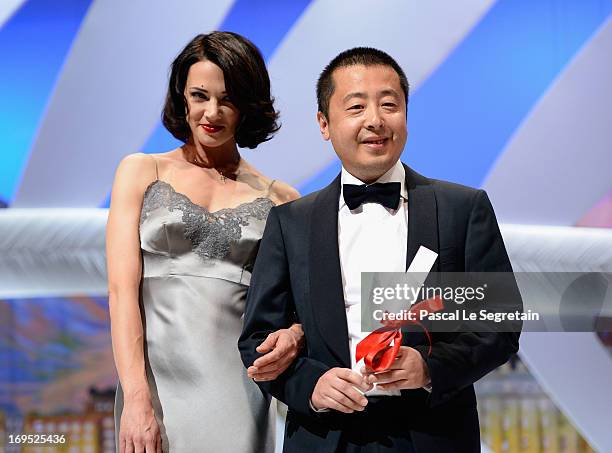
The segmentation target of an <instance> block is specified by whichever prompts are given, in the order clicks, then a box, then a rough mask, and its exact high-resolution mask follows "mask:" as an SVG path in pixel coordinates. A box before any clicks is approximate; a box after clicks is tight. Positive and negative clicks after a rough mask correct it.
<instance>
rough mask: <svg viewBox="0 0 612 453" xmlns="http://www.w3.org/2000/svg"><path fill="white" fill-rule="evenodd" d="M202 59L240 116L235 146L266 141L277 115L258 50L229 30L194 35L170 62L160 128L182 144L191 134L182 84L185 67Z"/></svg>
mask: <svg viewBox="0 0 612 453" xmlns="http://www.w3.org/2000/svg"><path fill="white" fill-rule="evenodd" d="M205 60H208V61H210V62H212V63H214V64H216V65H217V66H219V68H221V71H223V77H224V79H225V89H226V91H227V95H228V97H229V99H230V100H231V101H232V103H233V104H234V105H235V106H236V108H237V109H238V111H239V112H240V122H239V125H238V127H237V129H236V133H235V140H236V144H237V145H238V146H240V147H241V148H255V147H257V145H259V144H260V143H262V142H265V141H267V140H270V139H271V138H272V135H273V134H274V133H275V132H276V131H278V129H279V128H280V124H279V123H278V122H277V120H278V116H279V114H278V112H277V111H276V110H275V109H274V98H272V96H271V94H270V76H269V75H268V71H267V69H266V65H265V62H264V59H263V57H262V55H261V52H260V51H259V49H257V47H256V46H255V45H254V44H253V43H252V42H251V41H249V40H248V39H246V38H244V37H243V36H240V35H238V34H236V33H232V32H221V31H214V32H212V33H208V34H205V35H198V36H196V37H195V38H193V39H192V40H191V41H190V42H189V44H187V46H186V47H185V48H184V49H183V50H182V51H181V52H180V53H179V55H178V56H177V57H176V58H175V60H174V61H173V62H172V66H171V71H170V80H169V81H168V94H167V95H166V102H165V105H164V109H163V112H162V122H163V124H164V126H165V127H166V129H168V131H170V133H171V134H172V135H173V136H174V137H175V138H177V139H178V140H181V141H183V142H187V140H188V139H189V137H190V136H191V129H190V128H189V124H188V123H187V113H186V106H187V100H186V99H185V95H184V92H185V84H186V83H187V74H188V73H189V68H190V67H191V66H192V65H193V64H195V63H197V62H199V61H205Z"/></svg>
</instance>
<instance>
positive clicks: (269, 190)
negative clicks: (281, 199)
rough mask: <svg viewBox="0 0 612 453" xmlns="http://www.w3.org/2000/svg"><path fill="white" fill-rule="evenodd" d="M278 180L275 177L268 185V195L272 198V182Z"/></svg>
mask: <svg viewBox="0 0 612 453" xmlns="http://www.w3.org/2000/svg"><path fill="white" fill-rule="evenodd" d="M275 182H276V179H273V180H272V182H271V183H270V185H269V186H268V190H267V191H266V197H267V198H270V192H272V184H274V183H275Z"/></svg>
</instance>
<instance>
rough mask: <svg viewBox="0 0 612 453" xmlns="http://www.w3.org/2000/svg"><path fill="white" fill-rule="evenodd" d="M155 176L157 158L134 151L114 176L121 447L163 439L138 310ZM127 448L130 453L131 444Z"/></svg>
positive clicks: (112, 243)
mask: <svg viewBox="0 0 612 453" xmlns="http://www.w3.org/2000/svg"><path fill="white" fill-rule="evenodd" d="M155 175H156V172H155V161H154V160H153V158H152V157H150V156H146V155H144V154H133V155H130V156H127V157H126V158H125V159H123V161H122V162H121V163H120V164H119V167H118V169H117V173H116V175H115V181H114V183H113V190H112V196H111V205H110V212H109V216H108V223H107V226H106V256H107V270H108V294H109V295H108V302H109V309H110V318H111V337H112V344H113V354H114V357H115V365H116V367H117V372H118V374H119V381H120V382H121V387H122V389H123V393H124V408H123V414H122V417H121V433H120V442H121V446H120V447H121V451H123V450H124V449H125V448H126V444H128V443H130V444H133V445H134V446H135V447H137V448H138V446H140V445H143V446H145V445H146V444H150V445H152V446H155V443H156V442H157V441H158V439H157V438H158V427H157V423H156V422H155V417H154V414H153V408H152V404H151V395H150V392H149V386H148V384H147V378H146V372H145V360H144V340H143V339H144V332H143V323H142V319H141V316H140V308H139V287H140V278H141V274H142V261H141V252H140V237H139V222H140V210H141V207H142V200H143V194H144V191H145V189H146V187H147V185H148V184H149V183H150V182H152V181H153V180H155ZM151 442H152V444H151ZM130 447H131V445H130ZM149 448H150V447H149ZM127 449H128V451H131V448H127Z"/></svg>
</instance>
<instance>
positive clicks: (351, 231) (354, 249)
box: [338, 160, 408, 395]
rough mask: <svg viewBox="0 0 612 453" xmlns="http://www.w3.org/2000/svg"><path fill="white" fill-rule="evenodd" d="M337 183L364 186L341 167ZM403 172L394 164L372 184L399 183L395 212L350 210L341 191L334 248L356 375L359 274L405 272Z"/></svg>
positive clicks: (369, 206) (366, 207) (377, 207)
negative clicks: (339, 270) (338, 254)
mask: <svg viewBox="0 0 612 453" xmlns="http://www.w3.org/2000/svg"><path fill="white" fill-rule="evenodd" d="M340 178H341V184H357V185H362V184H364V183H363V182H362V181H360V180H359V179H357V178H356V177H354V176H353V175H351V174H350V173H349V172H348V171H346V169H345V168H344V167H343V168H342V174H341V177H340ZM405 181H406V178H405V170H404V166H403V165H402V163H401V162H400V161H399V160H398V162H397V163H396V164H395V165H394V166H393V167H392V168H391V169H389V171H387V172H386V173H385V174H384V175H382V176H381V177H380V178H378V180H377V181H376V182H382V183H386V182H399V183H400V184H401V191H400V195H401V198H400V204H399V206H398V208H397V209H396V210H393V209H389V208H386V207H384V206H383V205H381V204H378V203H374V202H366V203H364V204H362V205H361V206H360V207H358V208H357V209H354V210H352V211H351V210H350V209H349V208H348V206H347V205H346V203H345V202H344V196H343V192H342V189H341V192H340V201H339V206H338V209H339V212H338V246H339V249H340V267H341V270H342V287H343V290H344V306H345V309H346V319H347V324H348V333H349V338H348V340H349V348H350V351H351V367H352V369H353V371H355V372H357V373H360V370H361V368H362V367H363V361H360V362H359V363H356V361H355V350H356V347H357V343H359V341H361V340H362V339H363V338H365V337H366V336H367V335H368V333H369V332H362V331H361V273H362V272H404V271H406V244H407V237H408V204H407V200H408V192H407V189H406V182H405ZM366 395H400V391H399V390H395V391H384V390H378V389H376V388H374V389H373V390H371V391H369V392H367V393H366Z"/></svg>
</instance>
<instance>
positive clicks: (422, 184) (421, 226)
mask: <svg viewBox="0 0 612 453" xmlns="http://www.w3.org/2000/svg"><path fill="white" fill-rule="evenodd" d="M404 169H405V170H406V187H407V188H408V244H407V246H406V269H408V266H409V265H410V263H411V262H412V260H413V259H414V257H415V255H416V253H417V251H418V250H419V247H420V246H421V245H423V246H425V247H427V248H428V249H430V250H432V251H434V252H436V253H439V245H438V209H437V204H436V197H435V195H434V192H433V190H432V188H431V186H430V185H429V183H428V180H427V178H425V177H423V176H421V175H419V174H418V173H416V172H415V171H413V170H412V169H411V168H410V167H408V166H407V165H404ZM439 270H440V260H439V259H438V260H436V263H435V264H434V267H433V268H432V272H439Z"/></svg>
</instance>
